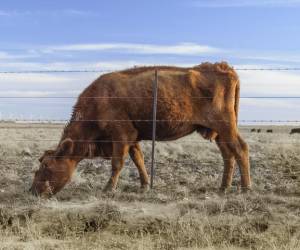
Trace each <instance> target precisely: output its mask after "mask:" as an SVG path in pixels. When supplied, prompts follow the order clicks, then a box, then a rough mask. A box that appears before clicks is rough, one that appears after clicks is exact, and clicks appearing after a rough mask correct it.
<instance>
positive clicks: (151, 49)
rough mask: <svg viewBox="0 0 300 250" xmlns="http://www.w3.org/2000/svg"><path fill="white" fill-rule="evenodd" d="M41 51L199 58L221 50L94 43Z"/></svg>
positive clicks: (200, 46)
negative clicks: (190, 56)
mask: <svg viewBox="0 0 300 250" xmlns="http://www.w3.org/2000/svg"><path fill="white" fill-rule="evenodd" d="M43 51H44V52H46V53H51V52H55V51H117V52H126V53H128V52H129V53H136V54H173V55H196V56H197V55H198V56H199V54H215V53H218V52H221V51H222V50H221V49H218V48H215V47H211V46H206V45H200V44H196V43H180V44H176V45H155V44H140V43H95V44H71V45H61V46H53V47H49V48H46V49H44V50H43Z"/></svg>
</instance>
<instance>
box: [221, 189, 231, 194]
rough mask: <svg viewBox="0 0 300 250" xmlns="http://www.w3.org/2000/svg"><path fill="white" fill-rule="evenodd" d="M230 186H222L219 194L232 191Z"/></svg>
mask: <svg viewBox="0 0 300 250" xmlns="http://www.w3.org/2000/svg"><path fill="white" fill-rule="evenodd" d="M230 189H231V188H230V187H220V189H219V195H226V194H228V193H229V192H230Z"/></svg>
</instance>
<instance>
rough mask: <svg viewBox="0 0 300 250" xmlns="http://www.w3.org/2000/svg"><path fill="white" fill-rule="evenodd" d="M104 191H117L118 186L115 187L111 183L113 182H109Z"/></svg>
mask: <svg viewBox="0 0 300 250" xmlns="http://www.w3.org/2000/svg"><path fill="white" fill-rule="evenodd" d="M103 192H104V193H115V192H116V188H115V187H113V185H112V184H111V182H108V183H107V184H106V186H105V187H104V189H103Z"/></svg>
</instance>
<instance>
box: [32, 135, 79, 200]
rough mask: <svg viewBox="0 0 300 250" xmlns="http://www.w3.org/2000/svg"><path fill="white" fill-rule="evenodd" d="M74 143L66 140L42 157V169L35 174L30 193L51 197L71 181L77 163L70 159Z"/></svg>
mask: <svg viewBox="0 0 300 250" xmlns="http://www.w3.org/2000/svg"><path fill="white" fill-rule="evenodd" d="M73 147H74V146H73V141H72V140H71V139H65V140H64V141H62V142H61V143H60V145H59V146H58V148H57V149H56V150H47V151H45V152H44V154H43V155H42V156H41V157H40V159H39V161H40V168H39V170H37V171H36V172H35V175H34V179H33V183H32V186H31V188H30V191H31V192H32V193H33V194H34V195H42V196H46V197H50V196H51V195H53V194H56V193H57V192H58V191H60V190H61V189H62V188H63V187H64V186H65V185H66V183H67V182H68V181H69V180H70V179H71V176H72V173H73V171H74V169H75V167H76V161H75V160H74V159H72V158H71V157H69V156H70V155H72V153H73Z"/></svg>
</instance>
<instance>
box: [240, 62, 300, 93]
mask: <svg viewBox="0 0 300 250" xmlns="http://www.w3.org/2000/svg"><path fill="white" fill-rule="evenodd" d="M251 67H252V66H250V68H251ZM236 68H242V67H239V66H236ZM238 74H239V76H240V80H241V84H242V85H241V86H242V87H241V91H242V94H243V95H253V96H256V95H259V96H264V95H265V96H300V72H298V71H243V70H240V71H238Z"/></svg>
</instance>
